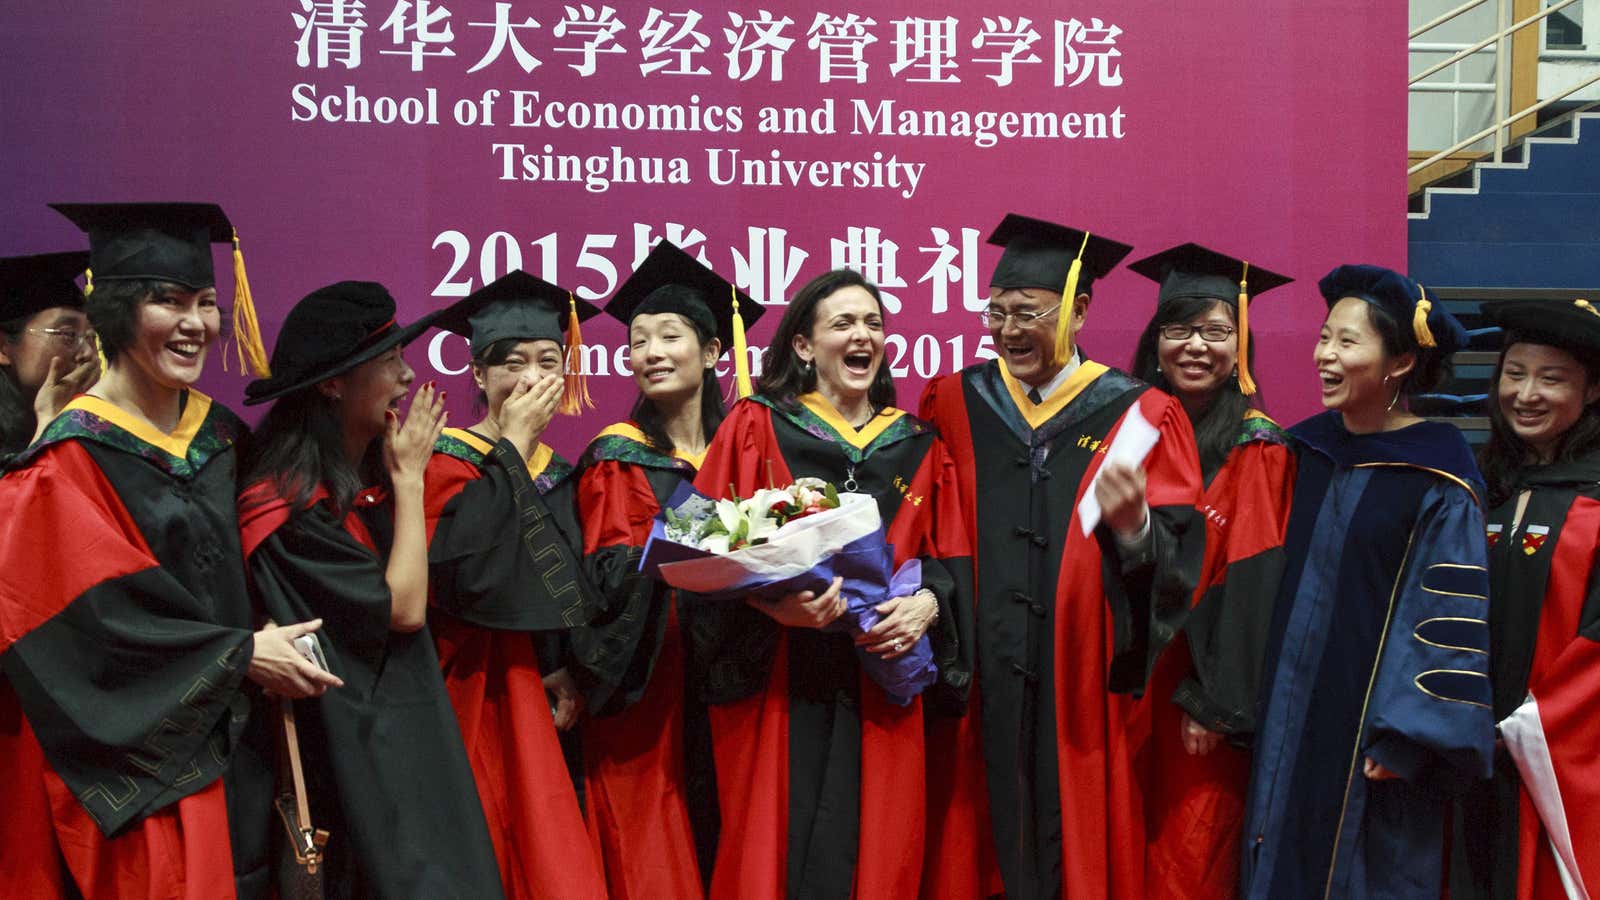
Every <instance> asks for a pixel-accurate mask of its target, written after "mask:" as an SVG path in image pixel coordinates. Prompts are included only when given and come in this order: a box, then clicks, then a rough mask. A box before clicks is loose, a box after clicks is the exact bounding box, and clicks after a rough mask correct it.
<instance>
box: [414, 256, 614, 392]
mask: <svg viewBox="0 0 1600 900" xmlns="http://www.w3.org/2000/svg"><path fill="white" fill-rule="evenodd" d="M599 312H600V310H599V308H598V307H596V306H595V305H594V304H592V303H587V302H585V301H583V300H579V299H578V298H577V296H576V295H575V294H573V293H572V292H571V291H568V290H566V289H564V288H559V287H556V286H555V285H553V284H551V283H550V282H548V281H545V280H544V279H542V278H535V277H534V276H532V275H529V274H528V273H527V272H524V271H522V270H521V269H516V270H514V271H511V272H508V273H507V274H505V275H503V276H501V277H500V278H497V279H495V280H494V281H492V282H490V283H489V284H486V285H484V286H483V287H481V288H479V289H478V290H476V291H474V292H473V293H471V294H468V295H467V296H466V297H464V298H462V299H461V300H460V301H458V302H456V303H455V304H454V305H452V306H449V307H447V308H445V309H444V310H443V311H442V312H440V314H439V318H438V320H437V321H436V322H435V323H434V324H436V325H438V326H439V327H440V328H443V329H445V330H446V331H453V332H455V333H456V334H459V335H462V336H464V337H466V338H467V339H468V340H469V341H470V342H471V345H472V355H473V356H474V357H476V356H478V355H479V354H481V353H483V351H484V350H485V349H487V348H488V347H489V345H491V344H493V343H494V342H495V341H499V340H504V339H506V338H516V339H517V340H521V341H538V340H551V341H555V342H556V343H557V344H563V345H565V346H566V359H565V361H564V366H563V367H564V368H565V370H566V372H565V381H566V384H565V388H564V390H563V391H562V395H561V406H560V407H559V408H560V411H561V412H562V413H565V414H566V415H569V416H575V415H577V414H578V413H580V412H582V411H583V407H584V406H588V407H591V408H592V407H593V406H594V401H593V400H592V399H590V397H589V385H588V382H587V380H586V379H585V378H584V377H583V329H582V327H581V325H580V324H579V323H581V322H582V321H583V320H585V319H588V318H590V317H592V316H595V315H598V314H599ZM563 331H565V332H566V333H567V334H566V336H565V337H563V336H562V332H563Z"/></svg>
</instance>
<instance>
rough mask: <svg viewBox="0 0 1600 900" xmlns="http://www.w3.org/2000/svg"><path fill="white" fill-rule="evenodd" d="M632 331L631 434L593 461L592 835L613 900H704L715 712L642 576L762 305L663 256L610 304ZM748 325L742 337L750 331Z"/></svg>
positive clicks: (691, 263)
mask: <svg viewBox="0 0 1600 900" xmlns="http://www.w3.org/2000/svg"><path fill="white" fill-rule="evenodd" d="M606 313H607V314H608V315H610V316H612V317H613V318H615V319H616V320H617V321H619V322H621V323H622V324H623V325H624V326H625V327H626V328H627V330H628V337H627V340H628V347H629V361H630V365H631V366H632V367H633V380H634V384H636V385H637V386H638V388H639V395H638V398H637V399H636V400H635V401H634V404H633V411H632V413H631V415H630V416H629V417H628V419H627V420H625V421H622V422H618V423H616V424H614V425H611V426H609V427H607V428H605V429H603V430H602V431H601V432H600V433H599V434H598V435H597V436H596V437H595V439H594V440H593V441H592V442H590V444H589V448H588V449H587V450H586V451H585V452H584V455H583V461H582V463H581V466H582V475H581V476H580V480H579V482H578V506H579V508H580V510H581V512H582V517H583V522H584V533H583V539H584V559H585V564H586V566H587V571H588V574H589V577H590V579H591V580H592V582H593V583H594V585H595V586H596V588H598V589H599V590H600V592H601V593H602V594H603V595H604V597H605V603H606V609H605V612H604V613H603V614H602V615H601V616H600V617H599V618H598V619H596V620H595V621H594V623H593V624H591V625H590V626H589V627H587V628H579V629H577V630H575V631H574V632H573V645H574V648H575V651H576V656H577V658H578V660H579V664H580V665H579V669H578V674H579V677H580V681H581V682H582V684H583V687H584V689H585V691H586V693H587V695H588V698H589V703H590V707H589V713H590V718H589V719H588V720H587V721H586V722H585V723H584V784H585V796H586V798H587V801H588V818H589V829H590V833H591V835H592V837H593V840H594V842H595V846H596V849H597V850H598V851H599V853H600V856H601V859H602V861H603V863H604V867H605V872H606V881H607V884H608V885H609V887H610V890H611V895H612V896H614V897H703V896H705V887H704V884H705V879H704V873H705V872H708V871H709V868H710V864H711V858H712V853H713V851H714V848H715V846H716V822H717V811H716V806H715V804H716V787H715V782H714V778H713V776H712V773H711V746H710V740H711V737H710V732H709V726H708V724H707V721H706V710H705V703H704V702H703V701H702V700H701V699H700V697H699V696H698V694H697V693H696V688H697V687H698V685H697V683H696V680H695V679H692V678H690V677H689V676H688V674H687V671H686V663H685V659H686V656H687V652H686V651H687V648H686V646H685V641H686V639H687V637H686V625H685V619H684V617H683V611H682V609H681V608H680V605H679V600H680V598H679V595H678V593H677V592H676V591H674V590H672V589H671V588H669V587H667V586H666V585H664V584H661V583H659V582H657V581H655V580H654V579H652V578H650V577H648V576H646V575H645V574H644V573H642V572H640V571H639V556H640V553H641V552H642V551H643V548H644V545H645V542H646V541H647V540H648V539H649V537H650V527H651V523H652V521H653V520H654V518H655V516H656V515H657V513H659V512H660V510H661V507H662V506H663V505H665V504H666V502H667V500H668V499H669V498H671V496H672V494H673V492H674V491H676V490H677V489H678V487H679V486H680V485H682V484H683V483H684V482H685V481H689V480H692V479H693V478H694V476H695V472H696V471H698V470H699V468H700V464H701V463H702V462H703V461H704V459H705V454H706V447H707V445H709V444H710V443H711V440H712V437H713V435H715V434H716V432H717V428H718V427H719V426H720V425H721V424H722V420H723V417H724V416H725V415H726V411H725V409H724V407H723V404H722V393H721V391H720V389H719V388H718V385H717V372H716V366H717V360H718V359H719V358H720V357H721V356H722V353H723V351H724V350H725V349H727V350H732V351H733V353H732V355H733V362H734V366H733V368H734V369H735V370H736V372H737V373H738V375H736V378H738V377H739V376H742V378H743V380H744V381H746V382H748V379H749V376H748V374H745V373H747V372H748V360H747V359H745V358H743V355H742V353H741V350H740V349H739V348H738V347H737V344H738V341H736V340H735V332H736V331H737V330H739V329H742V328H743V327H744V326H747V325H754V324H755V322H756V320H757V319H759V318H760V317H761V313H762V308H761V306H760V304H758V303H756V302H755V301H753V300H751V299H750V298H749V297H748V296H746V295H744V294H742V293H741V294H738V295H737V306H735V301H734V299H733V286H732V285H730V284H729V283H728V282H727V281H726V280H725V279H723V278H722V277H721V276H719V275H717V274H716V273H715V272H712V271H711V270H710V269H708V268H706V267H705V266H704V265H702V264H701V263H700V262H699V261H698V260H696V259H695V258H694V257H692V256H690V255H689V254H687V253H685V252H683V251H682V250H680V249H678V248H677V247H676V246H674V245H673V244H671V243H669V242H667V241H662V242H660V243H659V244H657V245H656V247H655V248H654V249H653V250H652V251H651V252H650V255H649V256H648V257H646V258H645V261H644V262H643V263H641V264H640V266H639V269H638V271H636V272H634V274H633V276H632V277H630V278H629V279H628V280H627V282H625V283H624V284H623V285H622V287H621V288H620V289H618V291H617V293H616V295H615V296H613V297H612V298H611V301H610V302H609V303H607V304H606ZM735 316H737V317H739V319H740V320H741V322H742V324H740V325H737V326H736V325H735V323H734V320H735Z"/></svg>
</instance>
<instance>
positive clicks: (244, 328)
mask: <svg viewBox="0 0 1600 900" xmlns="http://www.w3.org/2000/svg"><path fill="white" fill-rule="evenodd" d="M233 336H234V339H235V340H237V341H238V342H239V346H238V352H239V371H240V372H243V371H244V369H245V367H246V366H248V367H249V369H250V373H251V374H252V375H254V376H255V377H257V378H267V377H269V376H271V375H272V371H271V369H269V368H268V367H267V348H266V347H265V346H264V345H263V344H262V341H261V323H260V322H258V321H256V303H255V299H254V298H253V297H251V296H250V278H249V276H247V275H245V273H244V254H243V253H241V252H239V231H238V229H235V230H234V232H233ZM223 358H224V359H226V358H227V357H226V356H224V357H223Z"/></svg>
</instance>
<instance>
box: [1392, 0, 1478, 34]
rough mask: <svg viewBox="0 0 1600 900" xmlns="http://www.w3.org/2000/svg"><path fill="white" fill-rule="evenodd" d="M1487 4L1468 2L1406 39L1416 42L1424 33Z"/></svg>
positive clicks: (1473, 0) (1413, 31)
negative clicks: (1417, 37) (1418, 36)
mask: <svg viewBox="0 0 1600 900" xmlns="http://www.w3.org/2000/svg"><path fill="white" fill-rule="evenodd" d="M1487 2H1488V0H1467V2H1466V3H1463V4H1461V5H1460V6H1458V7H1456V8H1455V9H1452V10H1450V11H1449V12H1447V13H1445V14H1444V15H1442V16H1440V17H1439V18H1437V19H1434V20H1433V21H1432V22H1429V23H1428V24H1426V25H1423V26H1422V27H1420V28H1416V29H1413V30H1412V32H1411V33H1410V34H1408V35H1406V39H1407V40H1414V39H1415V38H1416V36H1417V35H1419V34H1422V33H1424V32H1428V31H1432V30H1433V29H1435V28H1438V27H1439V26H1440V25H1443V24H1444V23H1446V22H1448V21H1450V20H1451V19H1454V18H1455V17H1456V16H1459V15H1461V14H1462V13H1464V12H1468V11H1469V10H1471V9H1473V8H1475V7H1479V6H1482V5H1483V4H1485V3H1487Z"/></svg>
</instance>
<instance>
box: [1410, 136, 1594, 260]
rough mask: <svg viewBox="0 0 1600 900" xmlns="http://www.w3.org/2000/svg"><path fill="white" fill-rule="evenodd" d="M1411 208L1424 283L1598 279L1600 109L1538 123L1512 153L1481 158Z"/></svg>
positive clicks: (1413, 250) (1414, 253)
mask: <svg viewBox="0 0 1600 900" xmlns="http://www.w3.org/2000/svg"><path fill="white" fill-rule="evenodd" d="M1513 160H1514V161H1513ZM1413 207H1414V208H1413V209H1412V211H1411V213H1410V222H1409V226H1410V229H1409V230H1410V263H1409V267H1408V269H1409V272H1410V274H1411V276H1412V277H1413V278H1416V279H1417V280H1418V281H1421V282H1422V283H1423V284H1426V285H1441V286H1444V285H1459V286H1472V287H1478V288H1521V287H1577V288H1592V287H1595V286H1597V285H1600V112H1584V113H1578V114H1576V115H1573V116H1569V117H1566V118H1563V119H1561V120H1558V121H1556V122H1553V123H1551V124H1550V125H1548V126H1546V127H1544V128H1541V129H1539V130H1537V131H1535V132H1533V133H1532V134H1531V135H1530V136H1528V137H1526V138H1524V139H1523V140H1522V141H1521V142H1520V143H1519V144H1518V145H1516V146H1515V147H1514V148H1513V149H1512V151H1511V152H1510V153H1509V154H1508V156H1507V161H1506V162H1500V163H1495V162H1481V163H1476V164H1474V165H1473V166H1472V167H1470V168H1469V169H1467V170H1465V171H1463V172H1461V173H1459V174H1457V175H1455V176H1452V177H1451V178H1449V179H1446V180H1444V181H1442V182H1439V183H1437V184H1435V185H1432V186H1429V187H1427V188H1425V189H1423V190H1422V191H1421V192H1420V193H1419V194H1418V195H1417V196H1416V197H1415V198H1413Z"/></svg>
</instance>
